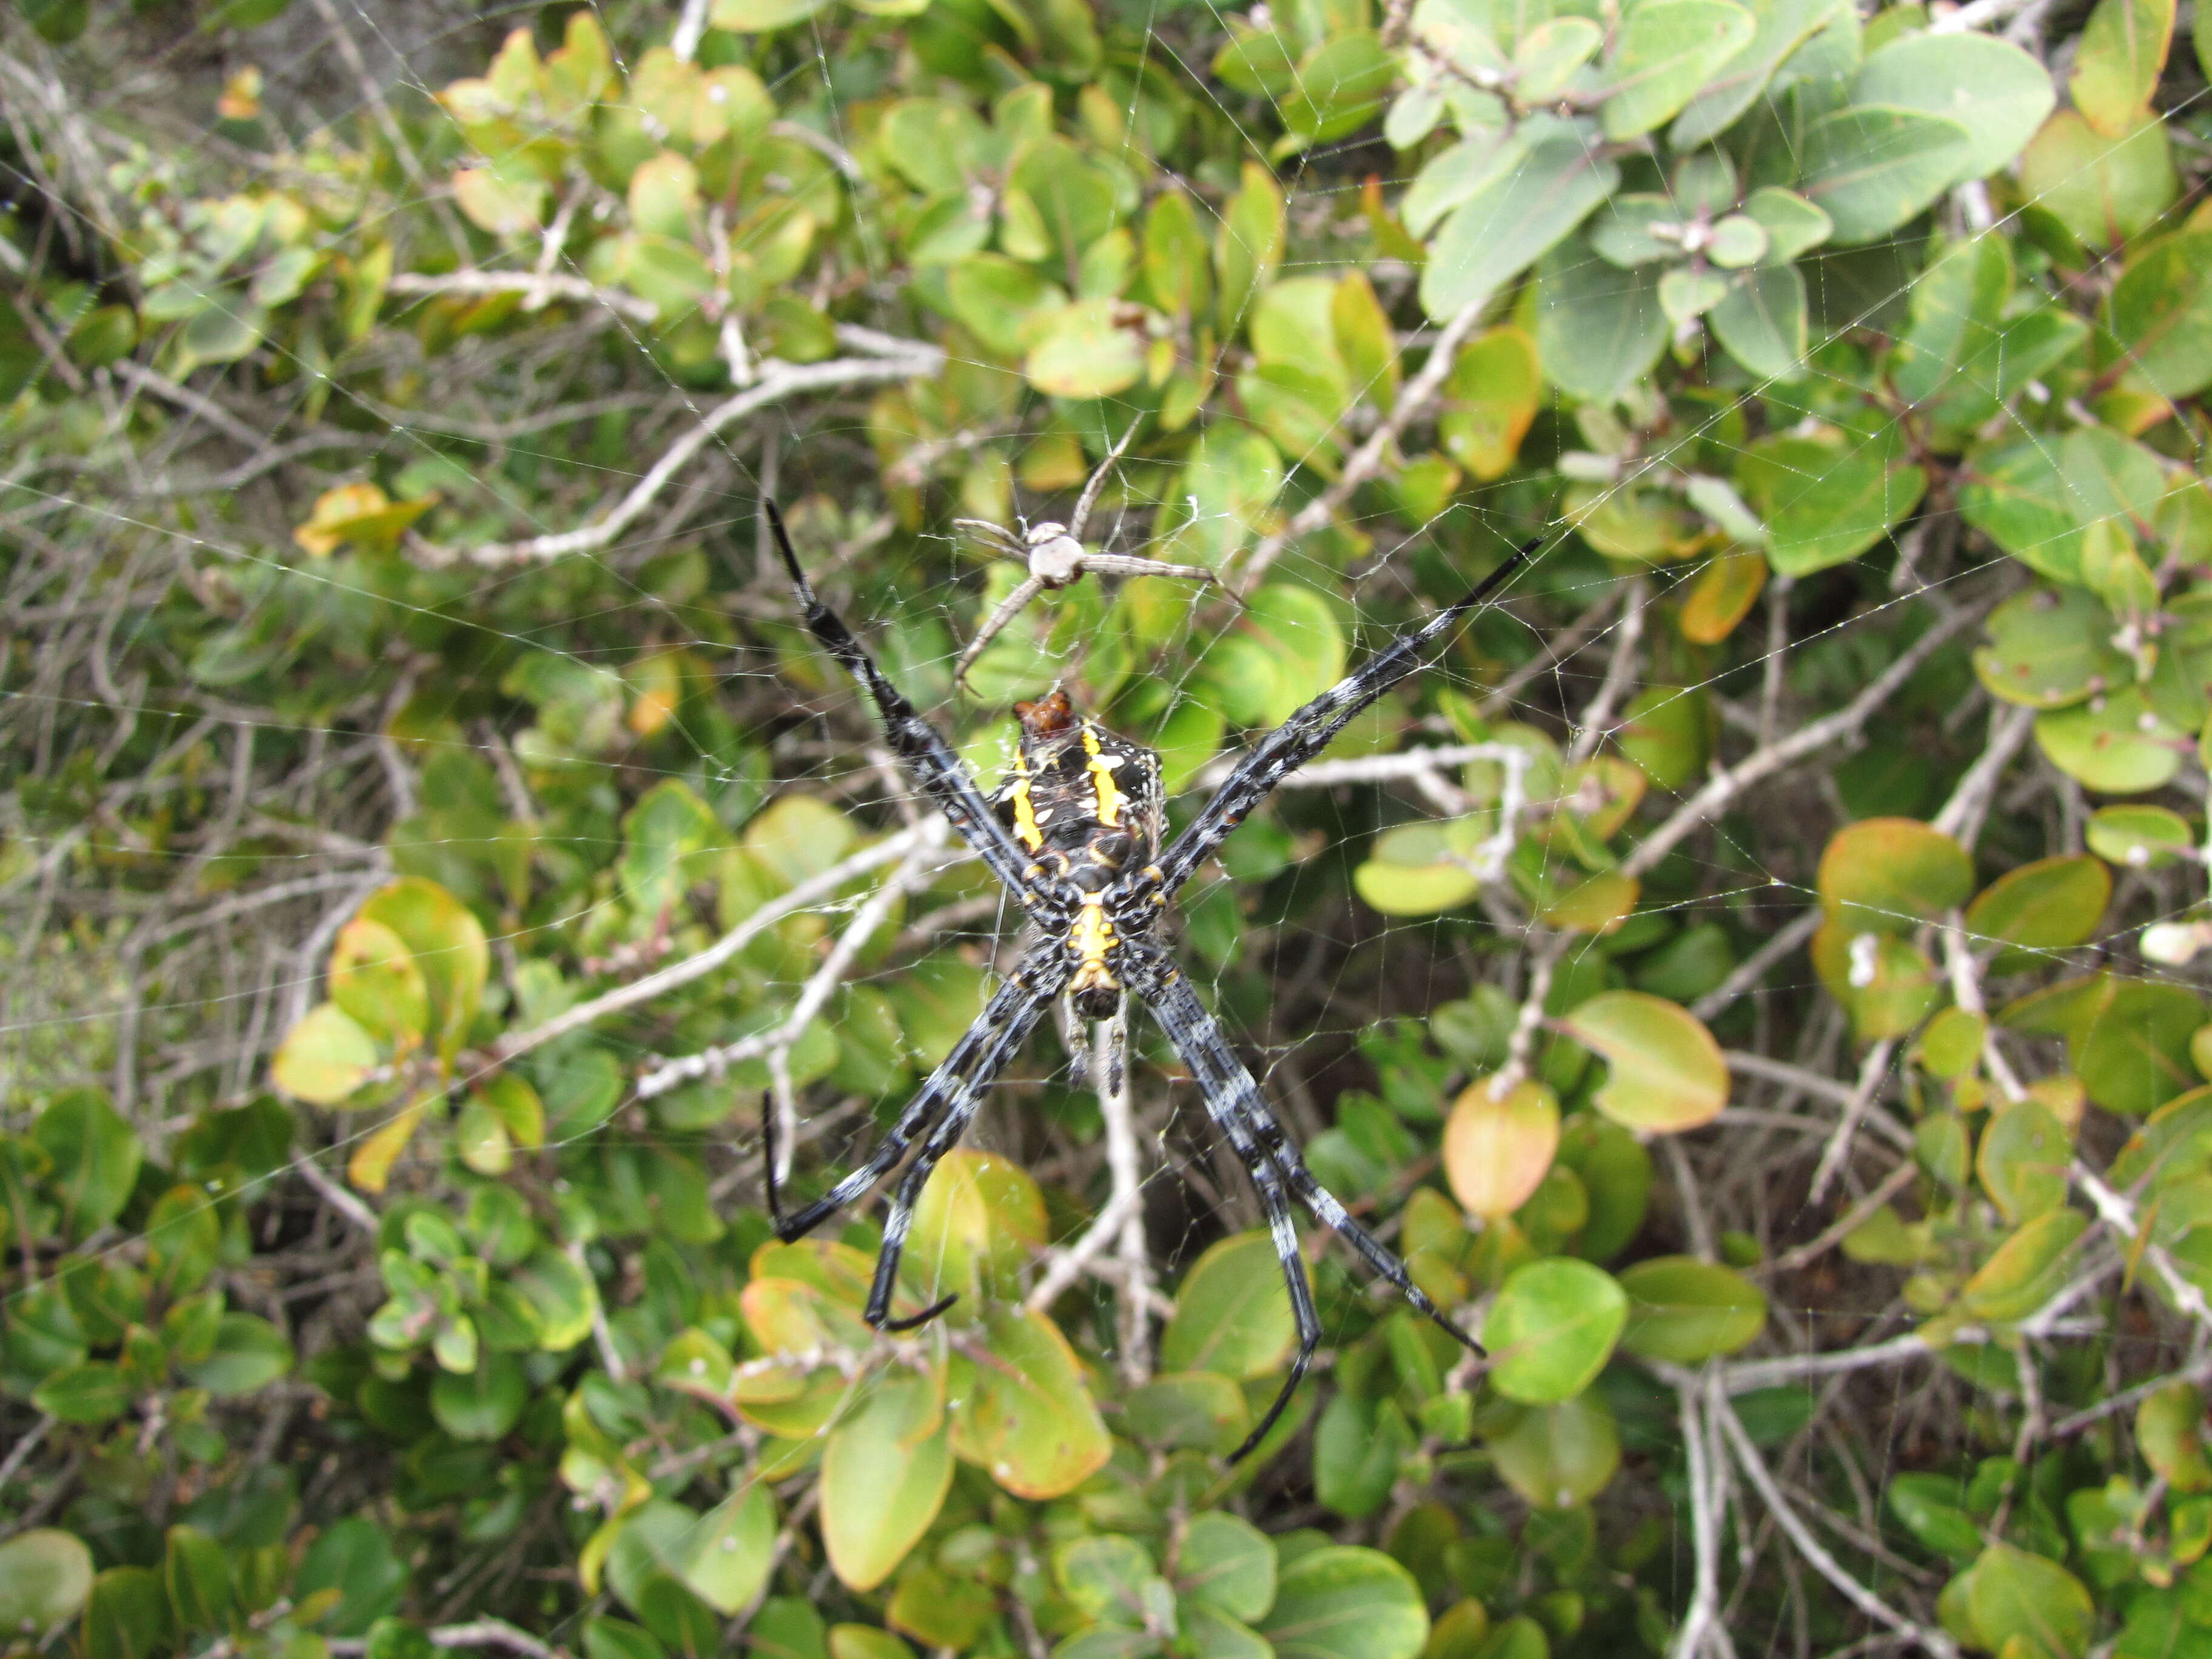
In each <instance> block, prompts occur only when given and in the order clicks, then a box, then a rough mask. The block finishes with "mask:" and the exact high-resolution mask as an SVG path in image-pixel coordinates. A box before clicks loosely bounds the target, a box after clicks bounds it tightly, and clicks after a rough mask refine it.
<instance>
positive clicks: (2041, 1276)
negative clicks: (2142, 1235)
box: [1959, 1209, 2089, 1322]
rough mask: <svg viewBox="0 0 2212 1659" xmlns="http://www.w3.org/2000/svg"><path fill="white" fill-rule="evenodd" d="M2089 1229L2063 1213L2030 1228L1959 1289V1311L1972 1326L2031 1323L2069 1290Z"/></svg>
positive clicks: (2076, 1214)
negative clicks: (1976, 1323)
mask: <svg viewBox="0 0 2212 1659" xmlns="http://www.w3.org/2000/svg"><path fill="white" fill-rule="evenodd" d="M2088 1225H2089V1218H2088V1217H2087V1216H2085V1215H2083V1214H2082V1213H2081V1212H2080V1211H2079V1210H2063V1209H2062V1210H2052V1211H2050V1212H2048V1213H2046V1214H2044V1215H2039V1216H2038V1217H2036V1218H2035V1219H2034V1220H2033V1221H2030V1222H2027V1223H2026V1224H2025V1225H2022V1226H2021V1228H2020V1229H2019V1230H2018V1231H2015V1233H2014V1234H2013V1235H2012V1237H2009V1238H2008V1239H2006V1240H2005V1242H2004V1243H2002V1244H2000V1245H1998V1246H1997V1248H1996V1250H1995V1251H1994V1252H1992V1253H1991V1255H1990V1259H1989V1260H1988V1261H1985V1262H1984V1263H1983V1264H1982V1265H1981V1267H1979V1268H1978V1269H1976V1271H1975V1273H1974V1275H1973V1277H1972V1278H1971V1279H1968V1280H1967V1281H1966V1284H1965V1285H1964V1286H1963V1287H1961V1288H1960V1291H1959V1310H1960V1312H1961V1313H1962V1314H1964V1315H1965V1316H1966V1317H1967V1318H1969V1319H1974V1320H1985V1321H1997V1322H2009V1321H2012V1320H2016V1319H2025V1318H2027V1316H2029V1315H2030V1314H2032V1313H2033V1312H2034V1311H2035V1310H2037V1309H2038V1308H2039V1307H2041V1306H2042V1305H2043V1304H2045V1302H2047V1301H2049V1300H2050V1299H2051V1297H2052V1296H2054V1295H2056V1294H2057V1291H2059V1289H2060V1288H2061V1287H2062V1286H2063V1285H2064V1284H2065V1282H2066V1277H2067V1274H2068V1273H2069V1271H2070V1270H2071V1267H2072V1256H2073V1254H2074V1248H2075V1245H2076V1244H2077V1243H2080V1241H2081V1235H2082V1234H2083V1233H2084V1232H2085V1231H2087V1229H2088Z"/></svg>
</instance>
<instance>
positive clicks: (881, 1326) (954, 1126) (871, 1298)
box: [863, 1001, 1044, 1331]
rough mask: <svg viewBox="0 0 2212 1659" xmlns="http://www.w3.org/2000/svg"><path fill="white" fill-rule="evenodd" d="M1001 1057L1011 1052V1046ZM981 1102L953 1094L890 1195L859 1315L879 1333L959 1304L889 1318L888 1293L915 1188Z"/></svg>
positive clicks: (976, 1095) (939, 1303) (1036, 1011)
mask: <svg viewBox="0 0 2212 1659" xmlns="http://www.w3.org/2000/svg"><path fill="white" fill-rule="evenodd" d="M1043 1008H1044V1005H1043V1003H1042V1001H1040V1002H1038V1003H1037V1004H1036V1005H1035V1006H1034V1007H1033V1008H1032V1009H1031V1010H1030V1015H1029V1018H1028V1019H1027V1020H1025V1021H1024V1022H1023V1023H1022V1025H1021V1030H1022V1033H1023V1035H1026V1034H1027V1033H1028V1030H1029V1028H1030V1026H1031V1025H1034V1024H1036V1020H1037V1017H1038V1016H1039V1015H1040V1014H1041V1013H1042V1012H1043ZM1019 1041H1020V1038H1019V1037H1016V1038H1015V1042H1019ZM1007 1052H1008V1053H1009V1054H1011V1053H1012V1048H1011V1047H1010V1048H1009V1049H1008V1051H1007ZM982 1103H983V1091H982V1090H981V1088H975V1087H970V1088H966V1089H963V1090H961V1091H959V1092H958V1093H957V1094H956V1095H955V1096H954V1097H953V1098H952V1100H951V1103H950V1104H948V1105H947V1106H946V1107H945V1115H943V1116H942V1117H940V1118H939V1119H938V1120H937V1124H936V1127H934V1128H933V1129H931V1130H930V1132H929V1139H927V1140H925V1141H923V1142H922V1143H921V1151H920V1152H916V1153H915V1158H914V1162H913V1163H912V1164H908V1166H907V1171H906V1173H905V1174H904V1175H902V1176H900V1177H899V1183H898V1188H897V1190H896V1192H895V1193H894V1194H892V1196H891V1207H890V1213H889V1214H887V1215H886V1216H884V1242H883V1247H882V1248H881V1249H879V1250H878V1251H877V1253H876V1279H875V1283H874V1284H873V1285H871V1286H870V1287H869V1290H868V1307H867V1311H866V1314H865V1315H863V1317H864V1318H866V1320H867V1322H868V1323H870V1324H871V1325H872V1326H874V1327H875V1328H877V1329H878V1330H879V1331H910V1330H913V1329H914V1328H915V1327H916V1326H918V1325H927V1323H928V1322H930V1321H931V1320H933V1319H934V1318H936V1317H937V1316H938V1315H939V1314H941V1313H943V1312H944V1311H945V1310H946V1309H947V1308H949V1307H951V1305H952V1304H954V1303H956V1302H957V1301H958V1300H959V1299H960V1292H959V1291H953V1292H951V1294H950V1295H947V1296H941V1297H938V1299H937V1300H936V1301H934V1302H933V1303H931V1304H929V1305H928V1306H927V1308H924V1309H923V1310H921V1312H920V1313H918V1314H915V1315H912V1316H909V1317H908V1318H905V1319H893V1318H891V1317H890V1308H891V1292H892V1291H894V1290H896V1288H897V1285H898V1270H899V1258H900V1257H901V1256H902V1255H904V1254H905V1251H906V1236H907V1231H908V1229H909V1228H910V1227H912V1226H913V1225H914V1206H915V1203H916V1201H917V1200H920V1199H921V1189H922V1188H924V1187H926V1186H927V1185H928V1184H929V1177H930V1175H931V1174H932V1172H933V1171H934V1170H936V1168H937V1165H938V1162H939V1159H941V1158H943V1157H944V1156H945V1153H947V1152H951V1150H952V1148H953V1146H955V1144H957V1142H958V1140H959V1139H960V1137H961V1136H962V1135H963V1134H965V1133H967V1132H968V1126H969V1124H970V1123H972V1122H974V1121H975V1114H976V1111H977V1110H978V1109H980V1108H981V1106H982Z"/></svg>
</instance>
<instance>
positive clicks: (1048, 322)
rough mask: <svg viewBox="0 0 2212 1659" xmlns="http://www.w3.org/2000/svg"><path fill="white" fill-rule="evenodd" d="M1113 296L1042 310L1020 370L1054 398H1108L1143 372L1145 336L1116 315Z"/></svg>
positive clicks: (1133, 382)
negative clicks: (1124, 323) (1137, 332)
mask: <svg viewBox="0 0 2212 1659" xmlns="http://www.w3.org/2000/svg"><path fill="white" fill-rule="evenodd" d="M1120 310H1121V306H1120V304H1119V302H1117V301H1112V300H1078V301H1075V302H1074V303H1073V304H1072V305H1066V306H1062V307H1060V309H1059V310H1058V311H1056V312H1053V313H1048V314H1046V315H1042V316H1040V317H1038V318H1037V319H1036V323H1035V325H1034V334H1035V343H1034V344H1032V345H1031V346H1030V349H1029V356H1028V359H1027V361H1026V362H1024V368H1023V372H1024V374H1027V375H1028V376H1029V381H1030V385H1031V386H1035V387H1036V389H1037V390H1038V391H1040V392H1045V393H1047V394H1048V395H1049V396H1051V397H1054V398H1109V397H1111V396H1113V395H1114V393H1115V392H1126V391H1127V390H1128V388H1129V387H1131V386H1134V385H1135V384H1136V383H1137V381H1138V380H1139V379H1140V378H1141V377H1142V376H1143V374H1144V372H1145V352H1144V342H1143V340H1142V339H1141V338H1140V337H1139V336H1138V335H1137V334H1135V333H1133V332H1132V331H1130V330H1128V329H1127V328H1124V327H1123V326H1121V324H1120V322H1119V321H1118V320H1117V313H1119V312H1120Z"/></svg>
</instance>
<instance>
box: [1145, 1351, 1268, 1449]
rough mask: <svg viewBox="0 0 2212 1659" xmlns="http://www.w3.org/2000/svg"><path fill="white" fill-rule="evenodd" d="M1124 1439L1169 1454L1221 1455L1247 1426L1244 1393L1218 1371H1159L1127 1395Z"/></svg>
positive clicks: (1248, 1409)
mask: <svg viewBox="0 0 2212 1659" xmlns="http://www.w3.org/2000/svg"><path fill="white" fill-rule="evenodd" d="M1127 1410H1128V1413H1129V1433H1130V1434H1131V1435H1132V1436H1133V1437H1135V1438H1136V1439H1138V1440H1139V1441H1142V1442H1143V1443H1145V1444H1146V1445H1149V1446H1157V1447H1159V1448H1160V1449H1163V1450H1166V1451H1173V1450H1176V1449H1179V1448H1182V1447H1185V1446H1190V1447H1195V1448H1197V1449H1199V1450H1201V1451H1211V1452H1217V1453H1218V1452H1226V1451H1228V1450H1229V1449H1230V1448H1231V1447H1232V1446H1234V1445H1236V1444H1237V1443H1238V1442H1239V1441H1241V1440H1242V1439H1243V1437H1244V1433H1245V1431H1246V1430H1248V1429H1249V1428H1250V1427H1251V1426H1252V1410H1251V1407H1250V1405H1249V1402H1248V1401H1246V1399H1245V1397H1244V1390H1243V1389H1242V1388H1241V1387H1239V1386H1238V1385H1237V1383H1233V1382H1231V1380H1230V1379H1229V1378H1227V1377H1225V1376H1222V1375H1221V1374H1220V1373H1219V1372H1218V1371H1164V1372H1161V1373H1160V1374H1159V1375H1158V1376H1154V1377H1153V1378H1152V1380H1151V1381H1150V1382H1148V1383H1141V1384H1139V1386H1138V1387H1137V1388H1135V1389H1132V1390H1130V1392H1129V1395H1128V1399H1127Z"/></svg>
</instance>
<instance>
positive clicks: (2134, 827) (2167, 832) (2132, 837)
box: [2084, 806, 2197, 870]
mask: <svg viewBox="0 0 2212 1659" xmlns="http://www.w3.org/2000/svg"><path fill="white" fill-rule="evenodd" d="M2084 838H2085V839H2086V840H2087V842H2088V843H2089V850H2090V851H2091V852H2093V853H2094V854H2096V855H2097V856H2098V857H2099V858H2100V859H2103V860H2106V861H2107V862H2108V863H2112V864H2118V865H2124V866H2126V867H2127V868H2129V869H2130V870H2155V869H2157V868H2158V867H2159V866H2161V865H2166V864H2171V863H2172V862H2173V861H2174V860H2176V859H2182V858H2188V857H2190V856H2191V854H2194V853H2195V851H2196V849H2197V836H2196V834H2195V832H2194V831H2192V830H2191V829H2190V827H2189V823H2188V821H2187V820H2186V819H2185V818H2184V817H2182V816H2181V814H2180V813H2179V812H2176V811H2172V809H2171V808H2168V807H2164V806H2107V807H2105V808H2103V809H2102V810H2101V811H2097V812H2095V813H2093V814H2092V815H2091V816H2090V818H2089V826H2088V829H2087V830H2086V831H2085V832H2084Z"/></svg>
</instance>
